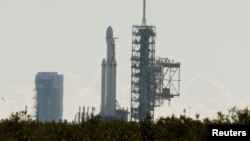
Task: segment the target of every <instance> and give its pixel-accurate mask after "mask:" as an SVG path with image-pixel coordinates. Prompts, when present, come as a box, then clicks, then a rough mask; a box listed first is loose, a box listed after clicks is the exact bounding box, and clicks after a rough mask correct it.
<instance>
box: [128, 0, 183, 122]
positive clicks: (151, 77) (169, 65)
mask: <svg viewBox="0 0 250 141" xmlns="http://www.w3.org/2000/svg"><path fill="white" fill-rule="evenodd" d="M145 17H146V0H143V19H142V25H134V26H133V27H132V55H131V103H130V105H131V114H130V115H131V120H132V121H140V120H142V119H143V118H145V117H146V116H147V114H150V115H151V116H154V108H155V107H159V106H161V105H162V104H163V102H164V101H165V100H168V101H170V100H171V99H172V98H173V97H175V96H179V95H180V63H178V62H174V61H173V60H170V59H168V58H160V57H159V58H156V57H155V37H156V28H155V26H151V25H147V24H146V18H145Z"/></svg>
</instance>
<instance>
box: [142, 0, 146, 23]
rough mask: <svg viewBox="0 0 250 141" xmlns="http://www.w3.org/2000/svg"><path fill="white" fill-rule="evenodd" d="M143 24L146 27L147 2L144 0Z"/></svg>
mask: <svg viewBox="0 0 250 141" xmlns="http://www.w3.org/2000/svg"><path fill="white" fill-rule="evenodd" d="M142 24H143V25H146V0H143V18H142Z"/></svg>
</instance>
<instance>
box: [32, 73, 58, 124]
mask: <svg viewBox="0 0 250 141" xmlns="http://www.w3.org/2000/svg"><path fill="white" fill-rule="evenodd" d="M35 89H36V110H37V111H36V114H37V115H36V116H37V120H38V121H41V122H49V121H56V122H57V121H59V120H62V116H63V75H59V74H58V73H57V72H38V73H37V74H36V79H35Z"/></svg>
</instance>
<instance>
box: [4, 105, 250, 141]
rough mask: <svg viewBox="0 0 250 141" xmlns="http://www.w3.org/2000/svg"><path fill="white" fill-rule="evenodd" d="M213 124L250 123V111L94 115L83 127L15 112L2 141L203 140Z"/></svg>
mask: <svg viewBox="0 0 250 141" xmlns="http://www.w3.org/2000/svg"><path fill="white" fill-rule="evenodd" d="M209 124H248V125H249V124H250V111H249V109H248V108H245V109H237V108H236V107H233V108H231V109H230V110H229V112H228V114H223V113H222V112H218V113H217V118H216V119H212V120H210V119H208V118H206V119H203V120H200V119H199V114H196V119H192V118H189V117H186V116H185V115H181V116H180V117H176V116H175V115H172V116H171V117H161V118H160V119H158V120H156V121H153V120H152V118H151V117H150V116H147V117H146V118H145V119H144V120H143V121H140V122H127V121H123V120H113V121H109V122H107V121H106V122H105V121H103V120H101V118H100V117H99V116H94V117H92V118H90V119H89V120H87V121H84V122H82V123H80V124H77V123H75V122H70V123H68V122H67V121H63V122H59V123H55V122H49V123H40V122H37V121H34V120H32V119H31V117H30V116H28V115H26V113H25V112H23V111H21V112H17V113H13V114H12V115H11V116H10V118H8V119H3V120H1V121H0V140H1V141H95V140H107V141H127V140H128V141H137V140H143V141H147V140H148V141H152V140H159V141H161V140H162V141H165V140H166V139H167V140H170V141H203V140H207V125H209Z"/></svg>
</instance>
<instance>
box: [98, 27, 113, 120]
mask: <svg viewBox="0 0 250 141" xmlns="http://www.w3.org/2000/svg"><path fill="white" fill-rule="evenodd" d="M106 42H107V58H106V59H107V61H106V59H105V58H104V59H103V60H102V80H101V112H100V114H101V116H102V117H104V118H115V116H116V113H115V112H116V65H117V64H116V59H115V38H114V37H113V30H112V28H111V27H110V26H109V27H108V28H107V31H106Z"/></svg>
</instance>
